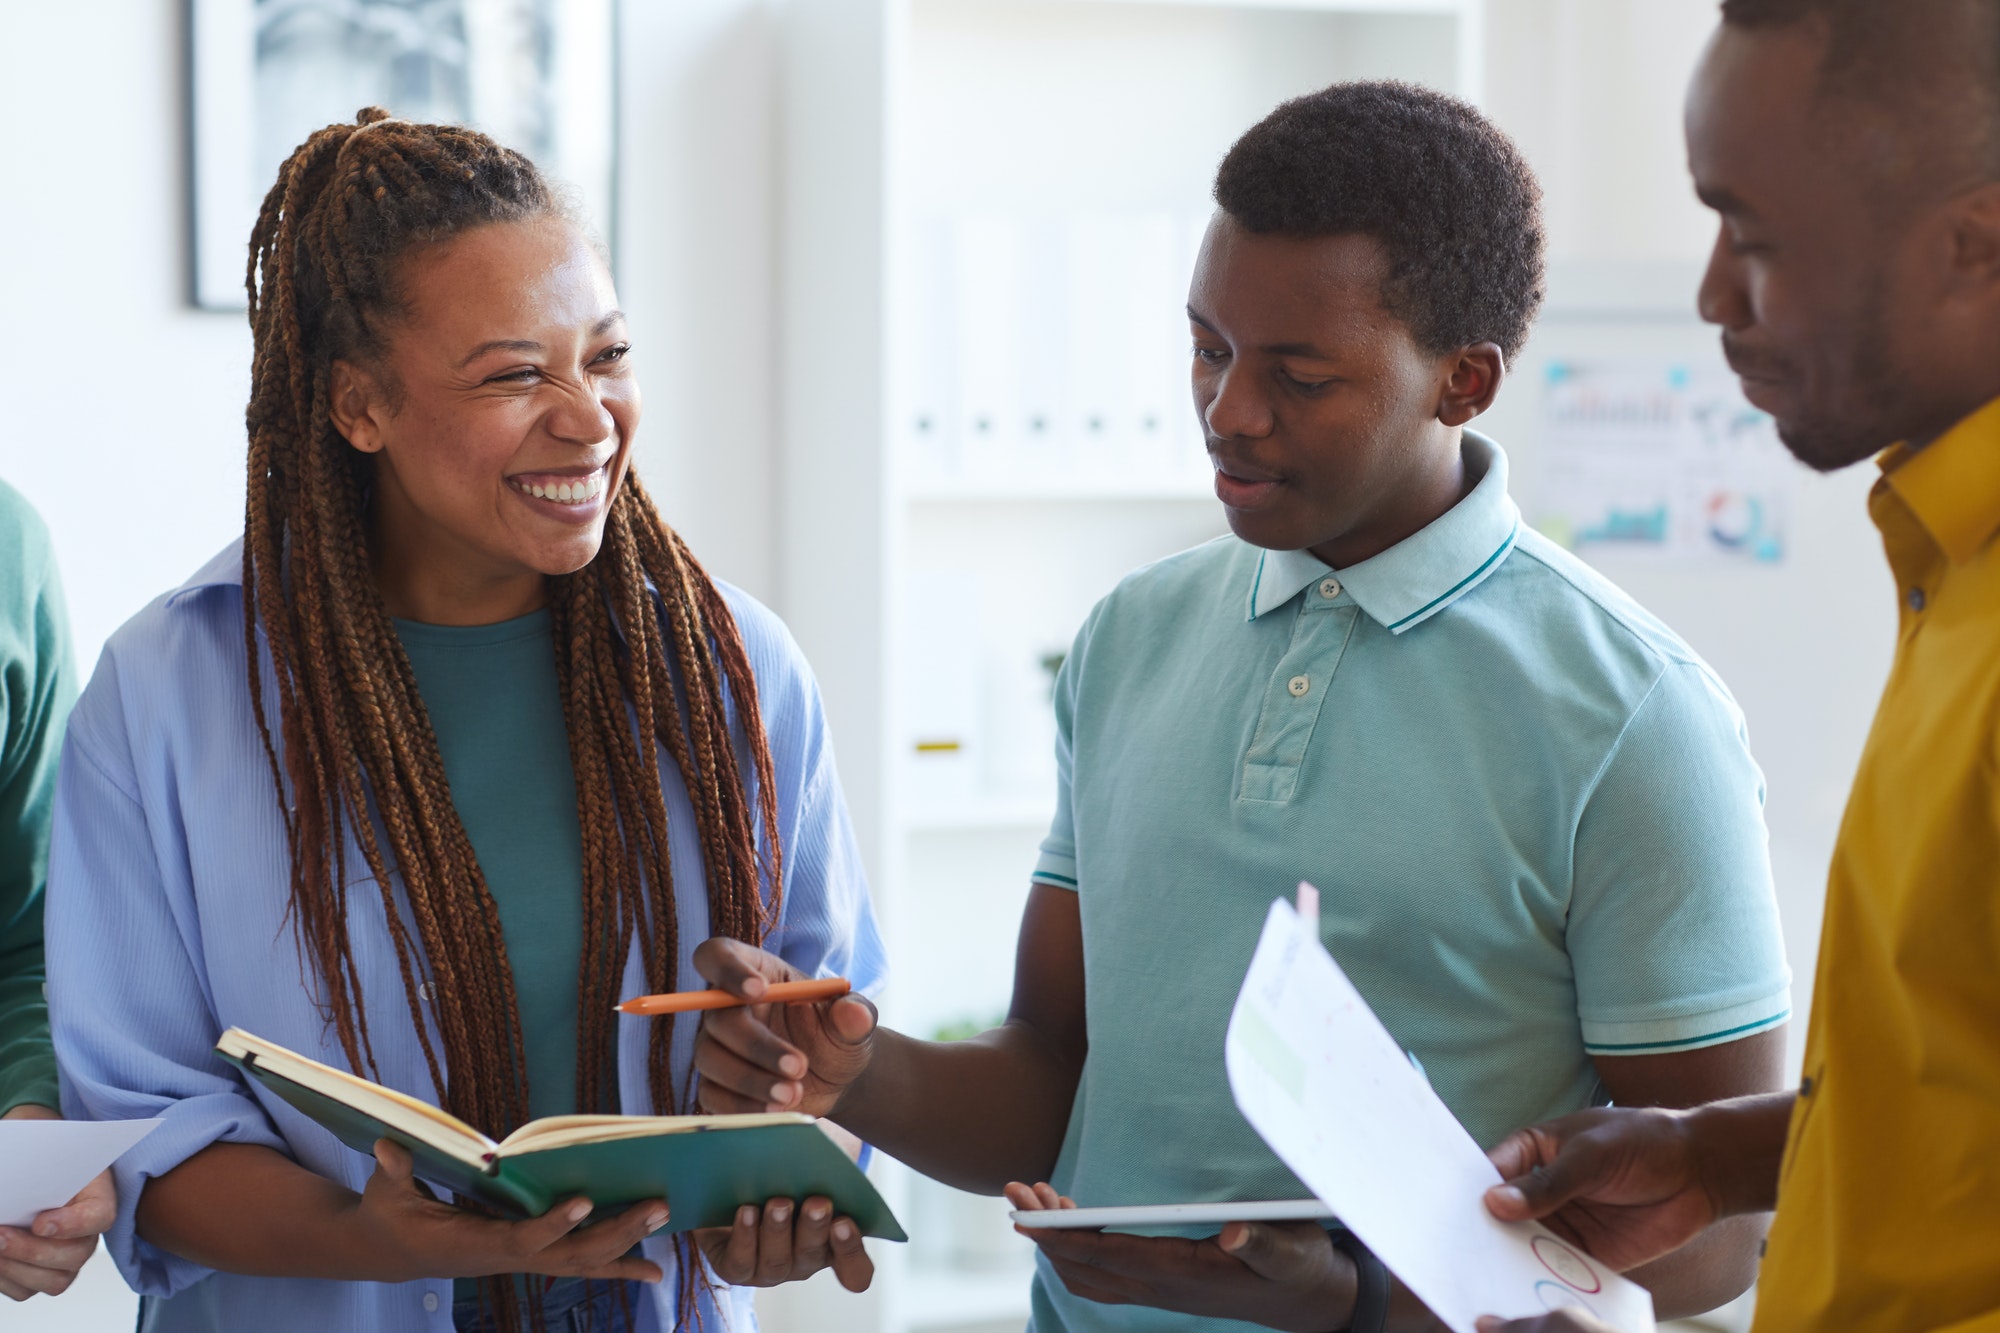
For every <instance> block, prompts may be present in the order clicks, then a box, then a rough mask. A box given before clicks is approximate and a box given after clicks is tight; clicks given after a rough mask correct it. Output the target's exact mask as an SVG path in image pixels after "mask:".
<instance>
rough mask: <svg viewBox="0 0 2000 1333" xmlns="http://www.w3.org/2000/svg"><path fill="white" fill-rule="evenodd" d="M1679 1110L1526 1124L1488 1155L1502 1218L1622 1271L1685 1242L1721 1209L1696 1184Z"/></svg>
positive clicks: (1697, 1166) (1490, 1205)
mask: <svg viewBox="0 0 2000 1333" xmlns="http://www.w3.org/2000/svg"><path fill="white" fill-rule="evenodd" d="M1690 1119H1691V1117H1690V1116H1689V1115H1688V1114H1687V1113H1686V1112H1681V1111H1664V1110H1659V1109H1657V1108H1652V1107H1644V1108H1622V1107H1602V1108H1599V1109H1597V1110H1591V1111H1581V1112H1578V1113H1577V1114H1575V1115H1570V1116H1564V1117H1563V1118H1562V1119H1560V1120H1552V1121H1550V1122H1548V1123H1547V1124H1543V1125H1531V1126H1530V1127H1528V1128H1527V1129H1524V1130H1521V1131H1519V1132H1518V1133H1515V1134H1512V1135H1510V1136H1509V1137H1508V1138H1506V1139H1505V1140H1504V1141H1502V1142H1501V1143H1500V1145H1499V1146H1498V1147H1496V1148H1494V1149H1493V1151H1492V1153H1491V1154H1490V1156H1491V1157H1492V1159H1493V1165H1494V1166H1496V1167H1498V1168H1499V1170H1500V1174H1501V1176H1502V1177H1503V1178H1504V1181H1505V1183H1503V1184H1500V1185H1496V1186H1494V1187H1493V1188H1492V1189H1490V1190H1488V1191H1487V1192H1486V1207H1487V1209H1488V1210H1489V1211H1491V1212H1492V1214H1493V1215H1494V1216H1495V1217H1497V1218H1500V1219H1501V1220H1502V1221H1507V1222H1515V1221H1520V1220H1523V1219H1526V1218H1535V1219H1537V1220H1539V1221H1540V1222H1541V1223H1542V1224H1543V1225H1544V1226H1546V1227H1548V1228H1549V1229H1550V1230H1552V1231H1555V1232H1557V1233H1558V1234H1560V1235H1562V1236H1564V1237H1566V1238H1568V1239H1569V1240H1571V1241H1574V1242H1575V1243H1576V1244H1578V1245H1580V1246H1582V1247H1583V1248H1584V1249H1585V1250H1586V1251H1588V1252H1589V1253H1591V1254H1593V1255H1595V1256H1596V1257H1597V1258H1599V1259H1601V1260H1603V1261H1604V1262H1605V1263H1607V1264H1609V1265H1610V1266H1611V1267H1613V1268H1615V1269H1617V1270H1619V1271H1620V1272H1624V1271H1625V1270H1627V1269H1632V1268H1637V1267H1638V1266H1639V1265H1640V1264H1643V1263H1647V1262H1650V1261H1651V1260H1654V1259H1657V1258H1659V1257H1660V1256H1661V1255H1663V1254H1667V1253H1669V1252H1670V1251H1673V1250H1677V1249H1679V1248H1680V1247H1681V1246H1683V1245H1685V1244H1687V1243H1688V1242H1689V1241H1690V1240H1693V1239H1694V1238H1695V1237H1696V1236H1697V1235H1699V1234H1701V1232H1702V1231H1703V1230H1704V1229H1705V1228H1707V1227H1708V1226H1709V1225H1710V1224H1711V1223H1712V1222H1714V1221H1715V1220H1716V1218H1718V1217H1720V1216H1722V1211H1723V1210H1722V1207H1721V1204H1720V1202H1719V1201H1718V1200H1717V1198H1716V1197H1715V1196H1714V1194H1712V1193H1711V1192H1710V1189H1709V1186H1708V1184H1707V1182H1706V1181H1704V1179H1703V1177H1702V1166H1701V1162H1700V1154H1699V1151H1698V1148H1697V1145H1696V1143H1695V1140H1694V1136H1693V1135H1692V1134H1691V1133H1690V1132H1689V1122H1690Z"/></svg>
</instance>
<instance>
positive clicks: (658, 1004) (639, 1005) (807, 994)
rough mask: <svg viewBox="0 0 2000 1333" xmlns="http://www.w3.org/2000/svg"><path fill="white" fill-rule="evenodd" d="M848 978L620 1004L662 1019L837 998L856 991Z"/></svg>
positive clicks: (621, 1009) (647, 997) (622, 1008)
mask: <svg viewBox="0 0 2000 1333" xmlns="http://www.w3.org/2000/svg"><path fill="white" fill-rule="evenodd" d="M853 989H854V987H853V986H852V985H851V984H850V983H849V982H848V980H847V978H846V977H822V978H820V979H819V980H818V981H774V982H772V983H770V984H769V985H768V986H766V987H765V988H764V993H763V994H762V995H760V996H758V997H757V998H756V999H754V1000H743V999H738V998H737V997H736V996H734V995H731V994H730V993H729V992H728V991H726V990H684V991H675V992H674V993H673V994H671V995H641V996H640V997H639V998H638V999H636V1000H627V1001H625V1003H623V1004H621V1005H619V1006H618V1012H620V1013H622V1014H638V1015H639V1016H640V1017H642V1018H658V1017H659V1016H660V1015H661V1014H685V1013H691V1012H693V1011H694V1010H697V1009H732V1008H735V1007H736V1006H737V1005H744V1004H811V1003H813V1002H814V1001H815V1000H837V999H839V998H840V997H841V996H843V995H845V994H847V993H848V992H849V991H851V990H853Z"/></svg>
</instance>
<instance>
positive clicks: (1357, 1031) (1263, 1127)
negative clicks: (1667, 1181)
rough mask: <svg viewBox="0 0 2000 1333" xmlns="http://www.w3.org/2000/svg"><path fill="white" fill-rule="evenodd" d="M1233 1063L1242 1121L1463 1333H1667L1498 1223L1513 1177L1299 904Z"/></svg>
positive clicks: (1279, 908)
mask: <svg viewBox="0 0 2000 1333" xmlns="http://www.w3.org/2000/svg"><path fill="white" fill-rule="evenodd" d="M1224 1059H1225V1061H1226V1063H1227V1065H1228V1070H1229V1085H1230V1089H1231V1090H1232V1091H1233V1092H1234V1094H1235V1097H1236V1105H1237V1107H1238V1109H1240V1110H1241V1111H1242V1112H1243V1116H1244V1118H1245V1119H1246V1120H1248V1121H1249V1122H1250V1124H1251V1126H1252V1127H1253V1128H1255V1129H1256V1131H1257V1132H1258V1133H1259V1134H1260V1135H1262V1136H1263V1139H1264V1141H1265V1142H1266V1143H1267V1144H1269V1145H1270V1147H1271V1150H1272V1151H1273V1152H1275V1153H1276V1154H1277V1155H1278V1156H1279V1158H1280V1159H1282V1160H1283V1161H1284V1163H1285V1165H1286V1166H1288V1167H1290V1168H1291V1169H1292V1170H1293V1171H1294V1172H1295V1173H1296V1174H1297V1175H1298V1177H1299V1179H1300V1180H1302V1181H1304V1182H1305V1184H1306V1187H1307V1188H1308V1189H1310V1190H1312V1192H1313V1193H1314V1194H1315V1195H1317V1196H1318V1197H1319V1198H1320V1199H1322V1200H1323V1201H1325V1202H1326V1203H1327V1204H1328V1205H1329V1206H1331V1207H1332V1208H1333V1210H1334V1211H1335V1212H1336V1213H1338V1214H1339V1216H1340V1219H1341V1222H1342V1224H1343V1225H1345V1226H1346V1227H1348V1228H1349V1229H1350V1230H1352V1231H1353V1232H1354V1234H1355V1235H1357V1236H1359V1237H1360V1238H1361V1241H1362V1243H1363V1244H1365V1245H1367V1246H1368V1248H1369V1249H1370V1250H1373V1251H1374V1252H1375V1254H1376V1255H1377V1256H1378V1257H1379V1258H1380V1259H1381V1260H1382V1262H1383V1263H1384V1264H1386V1265H1387V1266H1388V1268H1389V1270H1390V1271H1391V1272H1393V1273H1395V1274H1396V1276H1397V1277H1399V1278H1401V1279H1402V1281H1403V1283H1404V1285H1405V1286H1407V1287H1409V1288H1410V1290H1411V1291H1413V1292H1415V1293H1416V1295H1417V1297H1418V1298H1419V1299H1420V1300H1422V1301H1423V1302H1424V1304H1425V1305H1427V1306H1429V1307H1430V1308H1431V1310H1432V1311H1433V1312H1434V1313H1435V1314H1436V1315H1437V1316H1438V1318H1439V1319H1441V1320H1443V1321H1444V1322H1445V1323H1446V1324H1447V1325H1449V1326H1450V1327H1451V1328H1452V1329H1453V1330H1455V1333H1474V1328H1473V1322H1474V1321H1475V1320H1476V1319H1477V1318H1478V1317H1479V1316H1481V1315H1489V1314H1490V1315H1500V1316H1503V1317H1506V1318H1521V1317H1523V1316H1527V1315H1534V1314H1542V1313H1545V1312H1547V1311H1549V1310H1553V1309H1558V1308H1561V1307H1563V1306H1580V1307H1582V1308H1584V1309H1586V1310H1588V1311H1590V1312H1591V1313H1593V1314H1595V1315H1596V1316H1597V1317H1598V1318H1600V1319H1602V1320H1604V1321H1605V1322H1607V1323H1609V1324H1612V1325H1613V1326H1615V1327H1617V1328H1619V1329H1622V1330H1624V1331H1625V1333H1653V1301H1652V1297H1651V1295H1650V1294H1649V1293H1647V1291H1646V1290H1645V1289H1644V1288H1643V1287H1640V1286H1637V1285H1636V1284H1634V1283H1632V1282H1629V1281H1627V1280H1626V1279H1624V1278H1622V1277H1620V1276H1618V1275H1617V1274H1616V1273H1614V1272H1612V1271H1610V1270H1609V1269H1608V1268H1606V1267H1605V1266H1604V1265H1603V1264H1600V1263H1598V1262H1597V1261H1596V1260H1595V1259H1592V1258H1590V1257H1589V1256H1588V1255H1586V1254H1584V1253H1583V1252H1582V1251H1581V1250H1579V1249H1578V1248H1576V1247H1575V1246H1573V1245H1570V1244H1569V1243H1567V1242H1566V1241H1564V1240H1562V1239H1561V1238H1560V1237H1558V1236H1556V1235H1555V1233H1553V1232H1551V1231H1549V1230H1548V1229H1547V1228H1545V1227H1542V1226H1540V1225H1537V1224H1533V1223H1527V1224H1522V1223H1505V1222H1501V1221H1499V1220H1497V1219H1496V1218H1494V1217H1493V1215H1492V1214H1490V1213H1488V1212H1487V1211H1486V1205H1485V1202H1484V1200H1483V1199H1482V1197H1481V1196H1482V1195H1483V1194H1484V1193H1485V1191H1486V1190H1487V1188H1488V1187H1490V1186H1493V1185H1497V1184H1499V1183H1500V1174H1499V1172H1498V1171H1496V1170H1495V1169H1494V1167H1493V1164H1492V1163H1491V1162H1489V1161H1488V1160H1487V1159H1486V1154H1485V1153H1484V1152H1482V1151H1480V1148H1479V1145H1478V1144H1477V1143H1475V1142H1474V1141H1473V1139H1472V1136H1471V1135H1470V1134H1467V1133H1466V1132H1465V1128H1464V1127H1463V1126H1462V1125H1460V1124H1459V1123H1458V1121H1457V1119H1455V1118H1454V1117H1453V1116H1452V1113H1451V1111H1450V1110H1449V1109H1448V1108H1447V1107H1446V1106H1445V1104H1444V1103H1443V1102H1442V1101H1440V1100H1439V1099H1438V1096H1437V1094H1436V1093H1435V1092H1433V1091H1432V1090H1431V1087H1430V1084H1429V1083H1428V1082H1427V1081H1426V1080H1425V1079H1424V1076H1423V1075H1422V1074H1421V1073H1419V1072H1418V1070H1417V1069H1416V1067H1415V1066H1414V1065H1412V1064H1411V1062H1410V1059H1409V1057H1408V1056H1407V1055H1405V1054H1404V1052H1403V1050H1402V1048H1401V1047H1400V1046H1398V1045H1397V1044H1396V1041H1395V1039H1394V1038H1392V1037H1391V1036H1390V1035H1389V1032H1388V1030H1387V1029H1386V1028H1384V1027H1383V1026H1382V1024H1381V1021H1380V1020H1379V1019H1377V1018H1376V1017H1375V1014H1374V1012H1373V1011H1372V1010H1370V1009H1369V1008H1368V1004H1367V1002H1366V1001H1364V1000H1363V999H1362V998H1361V994H1360V992H1359V991H1357V990H1355V988H1354V985H1353V983H1352V982H1350V981H1349V980H1348V979H1347V976H1346V974H1345V973H1343V972H1342V971H1341V970H1340V966H1339V964H1337V963H1335V962H1334V961H1333V957H1332V956H1331V955H1330V954H1328V953H1327V951H1326V949H1325V948H1324V946H1322V945H1321V943H1320V940H1319V936H1318V932H1317V931H1315V930H1311V929H1309V928H1307V927H1306V925H1305V924H1304V923H1303V922H1302V921H1301V919H1300V917H1299V915H1298V913H1296V912H1295V911H1293V909H1292V907H1291V904H1289V903H1286V902H1283V901H1280V902H1277V903H1275V904H1273V905H1272V907H1271V912H1270V915H1269V916H1268V917H1266V918H1265V922H1264V933H1263V936H1262V938H1261V939H1260V940H1259V941H1258V945H1257V953H1256V956H1255V957H1254V958H1253V959H1252V960H1251V963H1250V971H1249V974H1248V975H1247V976H1246V977H1245V978H1244V981H1243V989H1242V992H1241V993H1240V994H1239V995H1238V996H1237V1000H1236V1008H1235V1011H1234V1012H1233V1013H1232V1014H1231V1015H1230V1020H1229V1034H1228V1037H1227V1040H1226V1042H1225V1044H1224Z"/></svg>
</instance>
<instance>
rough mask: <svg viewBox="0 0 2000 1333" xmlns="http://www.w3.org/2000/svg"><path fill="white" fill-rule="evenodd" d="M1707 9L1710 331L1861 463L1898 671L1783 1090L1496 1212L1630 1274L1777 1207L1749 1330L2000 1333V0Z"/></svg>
mask: <svg viewBox="0 0 2000 1333" xmlns="http://www.w3.org/2000/svg"><path fill="white" fill-rule="evenodd" d="M1722 16H1723V26H1722V28H1721V30H1720V31H1719V32H1718V33H1717V35H1716V37H1715V39H1714V41H1713V42H1712V43H1711V45H1710V47H1709V49H1708V52H1707V54H1706V55H1705V57H1704V59H1703V63H1702V66H1701V69H1700V71H1699V72H1698V73H1697V75H1696V77H1695V82H1694V86H1693V89H1692V91H1691V92H1690V95H1689V99H1688V110H1687V132H1688V157H1689V164H1690V167H1691V168H1692V170H1693V173H1694V178H1695V185H1696V188H1697V190H1698V192H1699V193H1700V195H1701V197H1702V199H1703V201H1704V202H1705V203H1707V204H1708V205H1709V206H1710V207H1712V208H1713V209H1715V211H1716V212H1717V213H1718V214H1719V215H1720V217H1721V224H1722V225H1721V234H1720V235H1719V236H1718V238H1717V241H1716V247H1715V252H1714V255H1713V258H1712V259H1711V261H1710V264H1709V269H1708V274H1707V277H1706V278H1705V279H1704V281H1703V284H1702V291H1701V310H1702V314H1703V316H1704V317H1705V318H1706V319H1708V320H1709V321H1711V322H1712V323H1715V324H1718V325H1720V326H1721V328H1722V330H1723V333H1722V339H1723V346H1724V348H1725V350H1726V351H1727V353H1728V356H1729V360H1730V364H1731V365H1732V366H1733V367H1734V368H1735V369H1736V371H1737V372H1738V374H1740V375H1741V376H1742V379H1743V384H1744V389H1745V392H1746V393H1747V394H1748V395H1749V397H1750V398H1751V400H1752V401H1753V402H1755V403H1756V404H1758V405H1759V406H1760V407H1763V408H1765V409H1767V410H1768V411H1770V412H1771V414H1772V415H1773V416H1774V417H1776V418H1777V421H1778V424H1779V428H1780V432H1781V433H1782V435H1783V436H1784V439H1785V442H1786V444H1787V445H1789V446H1790V447H1791V449H1792V451H1793V452H1794V453H1796V454H1797V455H1798V456H1799V457H1800V458H1801V459H1803V460H1804V461H1805V462H1807V463H1809V464H1811V465H1812V466H1814V467H1816V468H1820V469H1823V470H1829V471H1830V470H1832V469H1835V468H1841V467H1846V466H1848V465H1850V464H1853V463H1857V462H1860V461H1861V460H1863V459H1866V458H1868V457H1870V456H1871V455H1874V456H1876V462H1877V464H1878V465H1879V466H1880V468H1881V469H1882V478H1881V480H1880V481H1879V482H1877V483H1876V486H1875V489H1874V493H1873V494H1872V495H1871V497H1870V499H1869V511H1870V513H1871V515H1872V517H1873V518H1874V520H1875V523H1876V525H1877V526H1878V527H1879V528H1880V529H1881V531H1882V540H1883V545H1884V547H1885V548H1886V551H1887V554H1888V558H1889V564H1890V567H1891V569H1892V570H1893V571H1894V572H1895V576H1896V586H1897V597H1898V599H1899V602H1900V617H1901V619H1900V625H1899V628H1898V634H1897V644H1896V657H1895V663H1894V666H1893V668H1892V670H1891V672H1890V676H1889V682H1888V685H1887V687H1886V688H1885V690H1884V693H1883V697H1882V702H1881V706H1880V709H1879V711H1878V712H1877V715H1876V719H1875V726H1874V729H1873V731H1872V732H1871V734H1870V736H1869V738H1868V743H1867V747H1866V749H1865V751H1864V752H1863V755H1862V759H1861V766H1860V769H1859V771H1858V772H1857V774H1856V776H1855V783H1854V790H1853V793H1852V796H1851V798H1850V800H1849V804H1848V808H1847V815H1846V818H1845V820H1844V821H1843V823H1842V826H1841V831H1840V840H1839V843H1838V845H1837V847H1836V848H1835V851H1834V858H1833V866H1832V873H1831V881H1830V886H1829V891H1828V899H1827V911H1826V925H1825V933H1824V936H1823V938H1822V942H1821V945H1820V959H1819V972H1818V982H1817V985H1816V987H1815V991H1814V1000H1813V1013H1812V1024H1811V1028H1810V1030H1809V1035H1808V1039H1807V1048H1806V1060H1805V1078H1804V1080H1803V1081H1802V1083H1801V1085H1800V1088H1799V1091H1798V1094H1797V1095H1796V1096H1793V1095H1789V1094H1786V1095H1780V1096H1776V1097H1755V1098H1743V1099H1740V1100H1737V1101H1732V1102H1720V1103H1715V1104H1711V1105H1709V1106H1704V1107H1698V1108H1695V1109H1694V1110H1691V1111H1664V1110H1639V1109H1634V1110H1612V1109H1607V1110H1600V1111H1591V1112H1585V1113H1583V1114H1581V1115H1577V1116H1571V1117H1568V1118H1565V1119H1563V1120H1558V1121H1555V1122H1552V1123H1550V1124H1547V1125H1541V1126H1536V1127H1534V1128H1532V1129H1529V1130H1524V1131H1522V1132H1521V1133H1520V1134H1517V1135H1515V1136H1514V1137H1513V1138H1512V1139H1510V1140H1508V1141H1507V1142H1505V1143H1503V1144H1502V1145H1501V1146H1500V1147H1499V1148H1497V1149H1496V1150H1495V1153H1494V1157H1495V1161H1496V1162H1497V1163H1498V1164H1499V1165H1500V1167H1501V1170H1502V1173H1503V1174H1504V1175H1507V1176H1509V1177H1512V1179H1510V1181H1509V1183H1508V1184H1507V1185H1504V1186H1501V1187H1499V1188H1497V1189H1495V1190H1494V1191H1493V1192H1492V1193H1491V1194H1490V1195H1489V1196H1488V1203H1489V1206H1490V1207H1491V1208H1492V1209H1493V1211H1494V1212H1496V1213H1497V1214H1499V1215H1501V1216H1503V1217H1522V1216H1536V1217H1543V1218H1544V1219H1545V1220H1547V1221H1548V1222H1549V1223H1550V1225H1552V1226H1555V1227H1557V1228H1558V1229H1560V1230H1564V1231H1566V1232H1567V1233H1568V1234H1569V1235H1570V1236H1572V1237H1573V1238H1575V1239H1576V1240H1577V1241H1579V1242H1580V1243H1582V1244H1584V1245H1586V1246H1587V1247H1589V1248H1590V1249H1591V1250H1592V1251H1594V1252H1595V1253H1597V1254H1598V1255H1600V1256H1601V1257H1603V1258H1604V1259H1605V1260H1606V1261H1607V1262H1609V1263H1612V1264H1615V1265H1617V1266H1618V1267H1621V1268H1624V1267H1629V1266H1632V1265H1635V1264H1638V1263H1642V1262H1645V1261H1647V1260H1650V1259H1652V1258H1655V1257H1657V1256H1658V1255H1660V1254H1662V1253H1665V1252H1667V1251H1668V1250H1671V1249H1673V1248H1675V1247H1676V1246H1678V1245H1680V1244H1682V1243H1684V1242H1685V1241H1687V1240H1688V1239H1690V1238H1691V1237H1692V1236H1694V1235H1696V1234H1698V1233H1699V1232H1700V1231H1701V1230H1703V1229H1704V1228H1705V1227H1707V1226H1708V1225H1710V1224H1712V1223H1713V1222H1714V1221H1716V1220H1717V1219H1719V1218H1723V1217H1728V1216H1731V1215H1735V1214H1741V1213H1748V1212H1757V1211H1762V1210H1766V1209H1769V1208H1771V1207H1772V1206H1773V1204H1774V1203H1775V1205H1776V1207H1777V1218H1776V1220H1775V1222H1774V1224H1773V1226H1772V1230H1771V1233H1770V1240H1769V1248H1768V1252H1767V1256H1766V1258H1765V1261H1764V1266H1763V1273H1762V1276H1761V1287H1760V1291H1759V1298H1758V1309H1757V1322H1756V1329H1757V1333H1795V1331H1802V1330H1808V1329H1810V1330H1838V1333H1917V1331H1918V1330H1929V1331H1934V1333H1945V1331H1948V1333H2000V0H1725V2H1724V4H1723V6H1722ZM1884 446H1888V447H1887V448H1886V449H1885V447H1884ZM1599 1327H1601V1326H1600V1325H1597V1324H1595V1323H1594V1322H1593V1321H1592V1320H1590V1319H1589V1318H1588V1317H1587V1316H1583V1315H1581V1314H1578V1313H1575V1312H1564V1313H1561V1314H1558V1315H1551V1316H1547V1317H1545V1318H1541V1319H1537V1320H1524V1321H1517V1322H1515V1323H1511V1324H1503V1323H1501V1322H1500V1321H1497V1320H1494V1321H1488V1322H1487V1323H1486V1324H1484V1325H1482V1329H1483V1330H1484V1333H1498V1330H1502V1329H1505V1330H1509V1331H1510V1333H1527V1331H1528V1330H1565V1329H1568V1330H1574V1329H1595V1328H1599Z"/></svg>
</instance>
